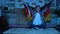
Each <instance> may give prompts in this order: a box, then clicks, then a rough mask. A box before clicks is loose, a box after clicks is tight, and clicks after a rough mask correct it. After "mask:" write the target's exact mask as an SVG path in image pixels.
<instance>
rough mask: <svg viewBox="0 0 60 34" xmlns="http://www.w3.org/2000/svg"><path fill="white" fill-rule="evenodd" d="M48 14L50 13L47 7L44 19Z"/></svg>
mask: <svg viewBox="0 0 60 34" xmlns="http://www.w3.org/2000/svg"><path fill="white" fill-rule="evenodd" d="M49 13H50V7H49V6H47V11H46V12H45V14H44V17H46V16H47V15H48V14H49Z"/></svg>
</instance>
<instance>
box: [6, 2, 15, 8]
mask: <svg viewBox="0 0 60 34" xmlns="http://www.w3.org/2000/svg"><path fill="white" fill-rule="evenodd" d="M7 5H8V7H15V3H8V4H7Z"/></svg>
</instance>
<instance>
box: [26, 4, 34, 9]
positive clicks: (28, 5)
mask: <svg viewBox="0 0 60 34" xmlns="http://www.w3.org/2000/svg"><path fill="white" fill-rule="evenodd" d="M26 4H27V5H28V7H29V8H30V9H32V10H35V8H34V7H32V6H30V5H29V3H26Z"/></svg>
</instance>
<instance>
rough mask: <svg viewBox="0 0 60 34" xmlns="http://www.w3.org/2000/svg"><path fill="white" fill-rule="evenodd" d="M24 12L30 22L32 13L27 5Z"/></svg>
mask: <svg viewBox="0 0 60 34" xmlns="http://www.w3.org/2000/svg"><path fill="white" fill-rule="evenodd" d="M25 13H26V17H27V20H28V22H30V21H31V20H32V13H31V12H30V10H29V7H28V6H27V7H26V8H25Z"/></svg>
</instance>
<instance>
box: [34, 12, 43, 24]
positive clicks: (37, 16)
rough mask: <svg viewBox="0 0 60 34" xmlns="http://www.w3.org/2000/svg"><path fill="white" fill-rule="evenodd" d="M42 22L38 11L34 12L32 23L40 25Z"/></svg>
mask: <svg viewBox="0 0 60 34" xmlns="http://www.w3.org/2000/svg"><path fill="white" fill-rule="evenodd" d="M42 23H43V22H42V17H41V15H40V13H36V14H35V18H34V20H33V24H34V25H41V24H42Z"/></svg>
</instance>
